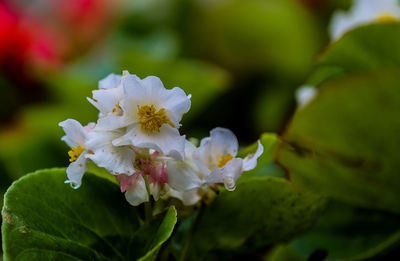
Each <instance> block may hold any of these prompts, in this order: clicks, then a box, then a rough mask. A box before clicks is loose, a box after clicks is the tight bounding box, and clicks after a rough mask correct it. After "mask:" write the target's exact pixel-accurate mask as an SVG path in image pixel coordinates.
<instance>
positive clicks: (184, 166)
mask: <svg viewBox="0 0 400 261" xmlns="http://www.w3.org/2000/svg"><path fill="white" fill-rule="evenodd" d="M194 164H195V163H194V162H193V163H190V162H188V161H187V159H186V158H185V160H184V161H182V160H169V161H167V173H168V184H169V185H170V186H171V187H172V188H173V189H175V190H178V191H186V190H190V189H193V188H198V187H200V186H201V185H203V184H204V181H202V179H201V178H200V177H201V175H202V174H201V173H200V172H199V170H198V169H197V168H196V167H195V166H194Z"/></svg>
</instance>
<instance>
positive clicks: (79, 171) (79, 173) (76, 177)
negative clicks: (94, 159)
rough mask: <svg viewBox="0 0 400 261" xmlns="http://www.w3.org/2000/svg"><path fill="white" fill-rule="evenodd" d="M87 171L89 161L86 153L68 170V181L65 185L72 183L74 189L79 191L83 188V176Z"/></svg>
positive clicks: (70, 165)
mask: <svg viewBox="0 0 400 261" xmlns="http://www.w3.org/2000/svg"><path fill="white" fill-rule="evenodd" d="M86 171H87V159H86V157H85V153H82V154H81V155H80V156H79V157H78V159H77V160H76V161H74V162H72V163H71V164H69V166H68V168H67V177H68V180H67V181H65V183H70V184H71V185H72V187H73V188H75V189H77V188H79V187H80V186H81V183H82V177H83V174H85V172H86Z"/></svg>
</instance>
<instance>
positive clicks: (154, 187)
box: [149, 183, 161, 201]
mask: <svg viewBox="0 0 400 261" xmlns="http://www.w3.org/2000/svg"><path fill="white" fill-rule="evenodd" d="M149 188H150V191H151V195H152V196H153V198H154V200H155V201H157V200H159V199H160V194H161V185H160V184H159V183H152V184H149Z"/></svg>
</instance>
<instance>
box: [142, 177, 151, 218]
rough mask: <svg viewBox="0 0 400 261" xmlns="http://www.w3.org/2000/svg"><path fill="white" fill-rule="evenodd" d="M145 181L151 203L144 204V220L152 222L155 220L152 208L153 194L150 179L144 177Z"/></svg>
mask: <svg viewBox="0 0 400 261" xmlns="http://www.w3.org/2000/svg"><path fill="white" fill-rule="evenodd" d="M144 181H145V184H146V190H147V194H148V195H149V201H148V202H144V218H145V222H150V220H151V219H152V218H153V206H152V199H151V194H150V186H149V182H148V177H147V176H144Z"/></svg>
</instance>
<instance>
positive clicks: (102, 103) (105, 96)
mask: <svg viewBox="0 0 400 261" xmlns="http://www.w3.org/2000/svg"><path fill="white" fill-rule="evenodd" d="M92 93H93V99H94V100H92V99H90V98H87V99H88V101H89V102H90V103H91V104H93V106H95V107H96V108H97V109H98V110H99V111H100V112H101V113H102V114H103V115H106V114H108V113H112V112H113V110H114V109H116V106H117V104H119V102H120V101H121V100H122V98H123V89H122V87H121V86H120V87H116V88H110V89H101V90H94V91H92Z"/></svg>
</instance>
